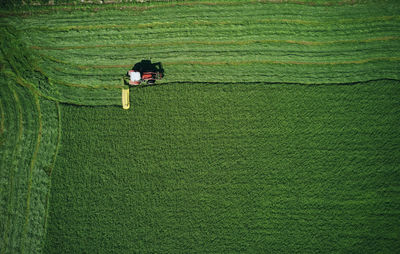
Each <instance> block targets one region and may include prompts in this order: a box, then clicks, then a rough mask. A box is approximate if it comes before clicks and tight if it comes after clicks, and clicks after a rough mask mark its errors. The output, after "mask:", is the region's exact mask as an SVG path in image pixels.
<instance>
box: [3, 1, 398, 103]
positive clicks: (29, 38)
mask: <svg viewBox="0 0 400 254" xmlns="http://www.w3.org/2000/svg"><path fill="white" fill-rule="evenodd" d="M219 4H222V5H221V6H220V7H218V5H217V6H214V5H213V6H211V5H208V4H205V5H203V4H199V6H198V8H195V9H193V8H192V5H185V4H183V5H180V4H178V5H176V6H175V8H150V9H146V10H143V11H138V10H136V11H135V10H132V11H131V12H122V14H126V15H122V14H121V12H116V11H112V10H111V11H109V10H106V11H99V12H98V13H95V14H94V13H92V12H91V9H90V8H89V9H88V10H86V11H84V10H83V11H79V12H72V13H68V12H63V11H60V12H54V13H49V14H43V15H32V16H27V17H25V18H24V19H23V20H22V21H23V22H22V23H21V22H20V23H18V26H17V20H14V19H12V18H8V19H7V21H8V22H9V23H10V24H13V25H14V26H16V27H18V29H17V30H19V36H20V40H23V41H24V45H27V46H29V47H28V48H26V46H23V45H22V44H21V43H19V48H18V49H15V48H13V50H11V51H12V52H20V53H19V55H18V53H11V54H10V55H8V56H7V59H10V64H11V65H12V66H14V67H13V72H14V74H15V76H16V78H17V79H19V81H20V83H25V84H28V85H31V86H33V87H34V88H35V89H37V90H38V92H39V94H41V95H43V96H46V97H47V98H49V99H52V100H56V101H61V102H67V103H72V104H78V105H118V104H120V90H119V89H120V86H121V83H120V78H121V76H122V75H124V74H125V73H126V71H127V70H128V69H130V68H131V67H132V66H133V65H134V64H135V63H136V62H139V61H140V60H142V59H148V58H153V59H154V60H155V61H160V62H162V63H163V65H164V68H165V71H166V76H165V79H164V81H163V82H166V83H168V82H264V83H268V82H291V83H292V82H297V83H349V82H357V81H366V80H373V79H382V78H390V79H399V72H398V71H397V70H398V68H399V63H400V54H399V52H400V49H399V43H398V41H399V38H398V32H399V31H400V27H399V25H398V24H399V23H398V20H399V16H398V15H397V12H396V8H395V7H394V8H388V7H386V8H380V9H377V11H376V12H374V14H373V15H368V16H367V15H365V14H366V13H369V12H370V11H369V10H370V8H373V7H376V6H375V5H374V4H364V5H357V6H354V7H352V8H347V7H341V6H332V7H323V8H321V7H310V6H302V5H287V6H286V7H287V8H285V9H282V8H280V7H281V6H280V5H279V4H272V5H266V4H264V3H260V4H256V3H253V4H248V5H246V4H244V2H235V3H234V4H230V3H229V2H225V3H219ZM225 4H227V5H225ZM166 6H167V5H166ZM219 9H221V10H223V11H222V12H221V14H220V15H217V13H218V10H219ZM316 10H318V12H320V13H319V14H318V15H316V14H315V13H316V12H315V11H316ZM238 11H241V12H242V15H235V13H236V12H238ZM322 13H323V14H324V15H321V14H322ZM344 14H346V15H344ZM84 16H88V17H89V16H90V17H92V18H90V19H82V17H84ZM44 20H47V21H48V22H47V21H46V22H43V21H44ZM11 30H12V29H11ZM88 38H90V39H88ZM21 49H23V50H21ZM32 52H33V54H32ZM28 55H31V57H30V58H29V57H28V58H26V57H25V56H28ZM16 59H18V60H16ZM19 59H29V60H27V61H25V62H24V60H19ZM26 73H31V74H30V75H27V74H26Z"/></svg>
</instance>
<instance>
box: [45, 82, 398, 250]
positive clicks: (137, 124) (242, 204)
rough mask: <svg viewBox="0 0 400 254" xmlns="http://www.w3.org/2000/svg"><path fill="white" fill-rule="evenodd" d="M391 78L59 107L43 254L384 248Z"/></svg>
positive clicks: (393, 133)
mask: <svg viewBox="0 0 400 254" xmlns="http://www.w3.org/2000/svg"><path fill="white" fill-rule="evenodd" d="M398 93H399V85H398V83H397V82H370V83H365V84H358V85H353V86H329V85H322V86H303V85H288V84H277V85H263V84H255V85H245V84H238V85H221V84H216V85H212V84H209V85H204V84H200V85H191V84H179V85H163V86H154V87H145V88H138V89H134V91H133V92H132V93H131V97H132V98H131V99H132V101H131V107H132V108H133V110H129V111H123V110H121V109H120V108H117V107H75V106H71V105H63V106H62V107H61V109H62V110H61V111H62V119H63V120H62V125H63V133H62V144H63V145H62V147H61V149H60V153H59V156H58V159H57V164H56V170H55V172H54V174H53V179H52V189H51V198H50V204H51V209H50V221H49V227H48V235H47V242H46V247H45V253H55V252H61V253H82V252H90V253H109V252H112V251H115V250H118V251H119V252H121V253H132V252H141V253H154V252H163V253H165V252H196V253H203V252H218V253H220V252H304V251H306V252H337V251H346V252H354V251H355V252H364V251H365V252H368V253H376V252H385V253H394V252H396V250H398V249H399V248H400V246H399V244H398V241H397V240H398V237H399V234H400V231H399V227H398V225H399V223H400V221H399V212H398V211H399V208H400V199H399V198H398V192H399V190H400V185H399V179H400V178H399V177H400V175H399V172H398V165H399V163H400V153H399V151H400V149H399V144H400V140H399V137H400V133H399V130H398V128H395V126H397V125H398V124H399V119H400V118H399V115H400V104H399V101H398V98H397V95H396V94H398Z"/></svg>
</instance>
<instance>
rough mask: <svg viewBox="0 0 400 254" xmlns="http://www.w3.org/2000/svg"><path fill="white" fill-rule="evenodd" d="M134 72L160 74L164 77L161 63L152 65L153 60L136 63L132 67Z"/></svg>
mask: <svg viewBox="0 0 400 254" xmlns="http://www.w3.org/2000/svg"><path fill="white" fill-rule="evenodd" d="M132 70H134V71H138V72H140V73H143V72H159V73H161V75H162V76H164V72H165V71H164V68H163V66H162V63H161V62H157V63H152V62H151V60H145V59H143V60H141V61H140V62H137V63H135V65H134V66H133V67H132Z"/></svg>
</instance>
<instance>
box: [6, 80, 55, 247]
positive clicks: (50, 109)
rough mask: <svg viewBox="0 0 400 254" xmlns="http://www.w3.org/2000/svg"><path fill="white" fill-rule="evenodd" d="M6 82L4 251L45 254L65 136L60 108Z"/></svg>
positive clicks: (29, 91)
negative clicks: (55, 177)
mask: <svg viewBox="0 0 400 254" xmlns="http://www.w3.org/2000/svg"><path fill="white" fill-rule="evenodd" d="M1 81H2V82H1V87H0V95H1V99H0V113H1V122H0V125H1V142H0V158H1V164H0V202H1V204H0V252H1V253H41V250H42V248H43V245H44V238H45V235H46V221H47V211H48V198H49V191H50V175H51V171H52V169H53V167H54V163H55V159H56V154H57V149H58V143H59V140H60V129H59V124H60V122H59V110H58V109H59V108H58V104H56V103H54V102H52V101H48V100H46V99H43V98H40V97H39V96H38V95H37V94H35V93H34V92H32V91H31V90H29V89H27V88H25V87H22V86H19V85H17V84H15V83H12V82H11V83H10V82H9V80H5V79H1Z"/></svg>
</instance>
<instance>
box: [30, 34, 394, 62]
mask: <svg viewBox="0 0 400 254" xmlns="http://www.w3.org/2000/svg"><path fill="white" fill-rule="evenodd" d="M397 40H400V37H398V36H385V37H376V38H368V39H363V40H337V41H294V40H246V41H176V42H160V43H141V44H135V43H133V44H119V45H118V44H117V45H87V46H67V47H41V46H31V47H30V48H32V49H36V50H70V49H89V48H137V47H161V46H177V45H193V44H199V45H250V44H260V43H278V44H282V43H287V44H299V45H309V46H320V45H330V44H341V43H363V42H365V43H368V42H375V41H397ZM58 61H59V62H60V63H63V61H61V60H58Z"/></svg>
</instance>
